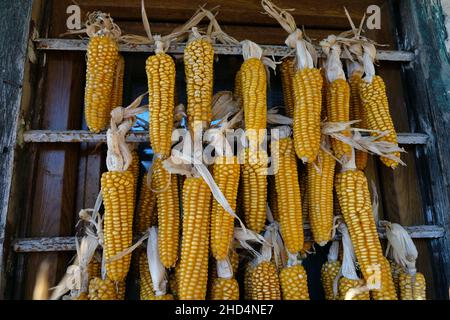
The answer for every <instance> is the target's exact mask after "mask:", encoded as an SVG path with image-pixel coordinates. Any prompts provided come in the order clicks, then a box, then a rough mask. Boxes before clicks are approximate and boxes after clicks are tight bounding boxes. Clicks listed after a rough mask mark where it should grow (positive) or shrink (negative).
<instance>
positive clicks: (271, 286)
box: [251, 261, 281, 300]
mask: <svg viewBox="0 0 450 320" xmlns="http://www.w3.org/2000/svg"><path fill="white" fill-rule="evenodd" d="M251 297H252V300H281V289H280V279H279V278H278V272H277V268H276V267H275V264H274V263H272V262H269V261H263V262H261V263H260V264H258V265H257V266H256V267H255V268H254V270H253V271H252V276H251Z"/></svg>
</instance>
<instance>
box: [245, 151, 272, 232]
mask: <svg viewBox="0 0 450 320" xmlns="http://www.w3.org/2000/svg"><path fill="white" fill-rule="evenodd" d="M244 157H245V158H244V164H243V165H242V172H241V175H242V197H243V199H242V202H243V207H244V217H245V223H246V225H247V227H248V228H249V229H250V230H253V231H254V232H256V233H259V232H261V231H262V230H263V229H264V225H265V222H266V210H267V176H266V175H264V173H265V172H266V171H267V154H265V153H264V152H263V151H260V152H259V156H257V155H255V153H253V152H249V149H245V150H244Z"/></svg>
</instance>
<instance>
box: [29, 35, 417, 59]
mask: <svg viewBox="0 0 450 320" xmlns="http://www.w3.org/2000/svg"><path fill="white" fill-rule="evenodd" d="M35 43H36V47H37V49H39V50H50V51H54V50H57V51H86V48H87V43H88V40H74V39H36V40H35ZM185 47H186V45H185V44H184V43H179V44H173V45H171V46H170V47H169V49H168V50H167V52H168V53H172V54H181V53H183V52H184V48H185ZM261 48H262V49H263V50H264V54H266V55H268V56H274V57H284V56H289V55H293V52H292V50H291V49H289V48H288V47H287V46H280V45H261ZM316 49H317V53H318V55H319V56H320V57H325V55H324V54H323V51H322V48H321V47H319V46H316ZM120 51H121V52H141V53H153V52H154V51H155V46H154V45H129V44H121V45H120ZM214 52H215V53H216V54H218V55H242V47H241V46H239V45H237V46H235V45H222V44H216V45H214ZM343 58H345V57H343ZM377 59H378V60H379V61H398V62H409V61H413V60H414V53H412V52H408V51H392V50H379V51H378V53H377Z"/></svg>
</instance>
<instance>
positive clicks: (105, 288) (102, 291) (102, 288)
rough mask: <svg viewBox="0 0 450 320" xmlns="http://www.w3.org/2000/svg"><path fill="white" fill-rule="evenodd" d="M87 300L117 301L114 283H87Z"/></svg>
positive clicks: (106, 281)
mask: <svg viewBox="0 0 450 320" xmlns="http://www.w3.org/2000/svg"><path fill="white" fill-rule="evenodd" d="M89 300H118V298H117V293H116V285H115V283H114V282H113V281H111V280H109V279H105V280H102V279H101V278H94V279H92V280H91V281H90V282H89Z"/></svg>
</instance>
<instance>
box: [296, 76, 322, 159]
mask: <svg viewBox="0 0 450 320" xmlns="http://www.w3.org/2000/svg"><path fill="white" fill-rule="evenodd" d="M292 89H293V92H294V101H295V104H294V122H293V129H294V143H295V152H296V154H297V157H299V158H300V159H301V160H302V161H303V162H304V163H306V162H307V163H310V162H314V161H315V160H316V157H317V154H318V153H319V148H320V137H321V128H320V113H321V110H322V75H321V74H320V70H319V69H303V70H300V71H297V72H296V73H295V76H294V80H293V83H292Z"/></svg>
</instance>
